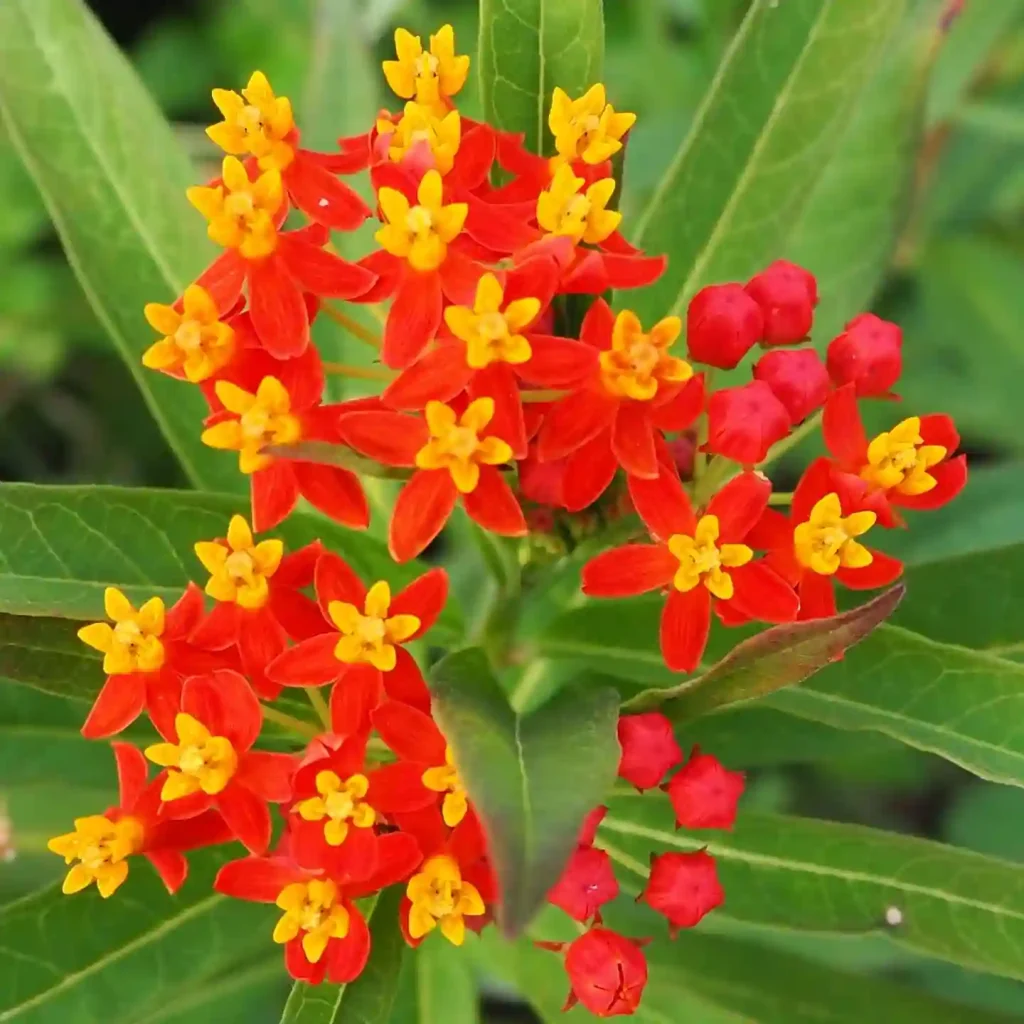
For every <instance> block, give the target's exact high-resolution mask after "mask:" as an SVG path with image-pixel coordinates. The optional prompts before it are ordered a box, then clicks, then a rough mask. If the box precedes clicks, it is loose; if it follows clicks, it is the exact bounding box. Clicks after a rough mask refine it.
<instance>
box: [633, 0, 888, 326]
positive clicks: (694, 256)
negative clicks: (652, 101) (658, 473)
mask: <svg viewBox="0 0 1024 1024" xmlns="http://www.w3.org/2000/svg"><path fill="white" fill-rule="evenodd" d="M906 8H907V0H787V2H785V3H776V2H774V0H755V2H754V3H752V4H751V7H750V11H749V13H748V14H747V16H746V18H745V19H744V21H743V24H742V25H741V27H740V28H739V30H738V31H737V34H736V37H735V39H734V40H733V43H732V45H731V47H730V49H729V51H728V53H727V54H726V56H725V59H724V61H723V63H722V66H721V67H720V68H719V70H718V73H717V74H716V76H715V79H714V81H713V82H712V84H711V87H710V89H709V91H708V93H707V95H706V96H705V98H704V101H703V103H702V105H701V108H700V110H699V111H698V113H697V115H696V117H695V119H694V123H693V127H692V128H691V131H690V134H689V136H688V137H687V139H686V140H685V141H684V142H683V144H682V146H681V148H680V149H679V152H678V153H677V155H676V157H675V159H674V160H673V162H672V164H671V165H670V167H669V169H668V171H667V172H666V175H665V177H664V178H663V179H662V181H661V183H660V185H659V186H658V189H657V190H656V191H655V193H654V195H653V197H652V198H651V201H650V203H649V204H648V206H647V207H646V209H645V210H644V211H643V213H642V214H641V216H640V218H639V220H638V221H636V223H635V225H634V229H633V241H634V243H635V244H637V245H639V246H641V247H642V248H644V249H646V250H647V251H648V252H650V253H666V254H667V255H668V257H669V265H668V270H667V271H666V273H665V275H664V276H663V277H662V278H661V279H660V280H659V281H658V282H657V283H656V284H654V285H652V286H651V287H650V288H647V289H645V290H644V291H643V292H642V293H640V294H639V295H637V296H636V298H635V299H634V298H632V297H631V299H630V304H631V305H632V306H634V308H636V309H637V311H638V312H639V313H640V314H641V315H642V316H643V317H644V318H645V319H657V318H658V317H661V316H665V315H666V314H668V313H676V314H678V313H679V312H680V311H681V310H683V309H685V306H686V304H687V303H688V302H689V300H690V298H692V296H693V295H694V293H695V292H697V290H698V289H699V288H701V287H703V286H704V285H706V284H710V283H712V282H715V281H728V280H736V279H739V280H743V279H745V278H747V277H749V276H750V275H751V274H753V273H754V272H756V271H757V270H758V269H760V268H761V267H762V266H763V265H764V264H766V263H768V262H769V261H770V260H772V259H774V258H776V257H777V256H778V254H779V252H780V249H781V243H782V242H783V241H784V240H785V239H786V237H787V236H788V233H789V231H790V229H791V227H792V225H793V224H794V222H795V221H797V220H798V219H799V217H800V215H801V213H802V211H803V209H804V208H805V206H806V204H807V203H808V202H809V201H810V199H811V196H812V195H813V192H814V187H815V185H816V184H817V182H818V181H819V180H820V178H821V176H822V175H823V173H824V171H825V168H826V167H827V166H828V161H829V158H830V157H831V155H832V153H833V151H834V150H835V148H836V146H837V145H838V143H839V140H840V138H841V135H842V131H843V129H844V127H845V126H846V124H847V123H848V121H849V117H850V112H851V108H852V106H853V104H854V102H855V101H856V99H857V98H858V97H859V96H860V94H861V91H862V89H863V88H864V85H865V83H866V82H867V81H868V79H869V77H870V76H871V74H872V73H873V71H874V69H875V68H876V66H877V65H878V62H879V59H880V57H881V55H882V53H883V51H884V45H885V42H886V40H887V39H888V38H889V36H890V34H891V33H892V32H893V30H894V29H895V28H896V26H898V25H899V23H900V19H901V18H902V17H903V14H904V11H905V10H906ZM627 163H628V159H627ZM627 173H628V169H627Z"/></svg>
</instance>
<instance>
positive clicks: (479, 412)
mask: <svg viewBox="0 0 1024 1024" xmlns="http://www.w3.org/2000/svg"><path fill="white" fill-rule="evenodd" d="M494 410H495V403H494V399H493V398H490V397H483V398H476V399H474V400H473V401H472V402H470V403H469V405H468V406H466V408H465V411H464V412H463V413H462V414H461V416H460V415H459V414H458V413H457V412H456V410H455V409H454V408H452V406H448V405H442V404H441V403H440V402H428V403H427V407H426V410H425V412H424V416H423V418H420V417H412V416H405V415H403V414H401V413H393V412H355V413H351V414H349V415H346V416H343V417H342V418H341V421H340V424H339V427H340V430H341V435H342V438H343V439H344V440H345V442H346V443H347V444H349V445H351V446H352V447H353V448H355V449H356V451H358V452H362V453H363V454H364V455H367V456H369V457H370V458H371V459H376V460H377V461H378V462H383V463H384V464H385V465H390V466H402V467H407V468H413V467H415V469H416V472H415V473H413V474H412V477H411V479H410V480H409V482H408V483H407V484H406V485H405V486H404V487H403V488H402V491H401V493H400V494H399V496H398V500H397V501H396V502H395V508H394V511H393V513H392V515H391V526H390V529H389V531H388V547H389V549H390V551H391V555H392V557H393V558H394V559H395V561H398V562H407V561H408V560H409V559H410V558H415V557H416V555H418V554H419V553H420V552H421V551H422V550H423V549H424V548H425V547H426V546H427V545H428V544H429V543H430V542H431V541H432V540H433V539H434V538H435V537H436V536H437V535H438V534H439V533H440V532H441V530H442V529H443V528H444V525H445V523H447V522H448V518H449V516H451V514H452V510H453V509H454V508H455V503H456V501H457V500H458V499H459V498H460V497H461V498H462V504H463V507H464V508H465V510H466V513H467V514H468V515H469V517H470V518H471V519H473V520H475V521H476V522H477V523H479V524H480V525H481V526H482V527H483V528H484V529H485V530H490V531H491V532H492V533H500V534H503V535H505V536H509V537H521V536H523V535H524V534H525V533H526V520H525V519H524V518H523V511H522V509H521V508H520V507H519V503H518V502H517V501H516V497H515V494H513V492H512V488H511V487H509V485H508V483H507V482H506V481H505V480H504V478H503V477H502V475H501V473H500V472H499V471H498V468H497V467H498V466H499V465H501V464H502V463H505V462H508V461H509V460H511V458H512V448H511V446H510V445H509V444H508V442H507V441H506V440H504V439H503V438H501V437H499V436H498V435H496V434H495V433H494V432H493V430H492V428H491V426H490V423H491V420H492V419H493V418H494Z"/></svg>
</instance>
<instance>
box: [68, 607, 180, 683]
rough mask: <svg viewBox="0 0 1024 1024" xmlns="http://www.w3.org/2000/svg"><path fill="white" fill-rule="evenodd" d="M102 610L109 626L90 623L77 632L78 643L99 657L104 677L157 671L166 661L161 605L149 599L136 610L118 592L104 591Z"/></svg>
mask: <svg viewBox="0 0 1024 1024" xmlns="http://www.w3.org/2000/svg"><path fill="white" fill-rule="evenodd" d="M103 607H104V611H105V612H106V614H107V618H108V619H110V620H111V621H112V622H113V625H112V626H111V625H109V624H108V623H106V622H93V623H91V624H90V625H88V626H83V627H82V628H81V629H80V630H79V631H78V638H79V640H81V641H82V643H84V644H88V646H89V647H92V648H93V649H94V650H97V651H101V652H102V653H103V671H104V672H106V674H107V675H108V676H119V675H127V674H128V673H130V672H157V671H159V669H160V668H161V667H162V666H163V663H164V659H165V657H166V653H165V651H164V645H163V644H162V643H161V641H160V637H161V636H162V635H163V631H164V624H165V619H166V611H165V609H164V603H163V601H161V600H160V598H159V597H151V598H150V599H149V600H148V601H146V603H145V604H143V605H142V606H141V607H140V608H138V609H136V607H135V606H134V605H133V604H132V603H131V601H129V600H128V598H127V597H125V596H124V594H122V593H121V591H120V590H117V589H116V588H115V587H107V589H106V590H105V591H104V593H103Z"/></svg>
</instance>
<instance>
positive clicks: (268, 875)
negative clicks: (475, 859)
mask: <svg viewBox="0 0 1024 1024" xmlns="http://www.w3.org/2000/svg"><path fill="white" fill-rule="evenodd" d="M420 859H421V858H420V851H419V848H418V847H417V845H416V841H415V840H414V839H413V838H412V837H411V836H408V835H403V834H402V833H400V832H395V833H392V834H391V835H386V836H381V837H380V847H379V858H378V863H377V871H376V872H375V873H374V874H373V875H372V876H371V877H370V878H367V879H365V880H363V881H361V882H354V883H344V882H341V883H339V882H338V881H336V880H334V879H332V878H330V877H325V876H324V875H322V874H318V873H316V872H312V871H304V870H303V869H302V868H300V867H299V866H298V865H297V864H295V863H294V862H293V861H292V860H291V859H290V858H288V857H285V856H276V857H246V858H244V859H242V860H233V861H231V862H230V863H228V864H225V865H224V867H222V868H221V869H220V873H219V874H218V875H217V879H216V881H215V882H214V884H213V887H214V889H216V890H217V892H219V893H222V894H223V895H225V896H231V897H233V898H234V899H240V900H253V901H255V902H257V903H276V904H277V906H278V907H279V908H280V909H281V910H283V911H284V916H283V917H282V918H281V919H280V920H279V921H278V922H277V926H276V927H275V928H274V941H275V942H277V943H279V944H281V945H283V946H284V947H285V950H284V962H285V967H287V969H288V973H289V974H290V975H291V976H292V977H293V978H295V979H296V980H297V981H306V982H309V984H311V985H318V984H320V983H321V982H322V981H324V979H326V980H328V981H330V982H331V983H332V984H336V985H344V984H346V983H348V982H350V981H353V980H354V979H355V978H357V977H358V976H359V975H360V974H361V973H362V970H363V968H364V967H365V966H366V961H367V959H368V958H369V955H370V932H369V929H368V928H367V927H366V922H365V920H363V916H362V914H361V913H360V912H359V908H358V907H357V906H356V905H355V903H354V902H353V901H354V900H357V899H359V898H361V897H363V896H368V895H371V894H372V893H375V892H377V891H378V890H380V889H383V888H386V887H387V886H389V885H394V884H395V883H396V882H399V881H401V880H402V879H404V878H406V877H407V876H408V875H409V873H410V872H412V871H413V870H414V869H415V868H416V865H417V864H418V863H419V862H420Z"/></svg>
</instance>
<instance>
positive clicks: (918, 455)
mask: <svg viewBox="0 0 1024 1024" xmlns="http://www.w3.org/2000/svg"><path fill="white" fill-rule="evenodd" d="M947 454H948V452H947V451H946V449H945V448H944V447H943V446H942V445H939V444H925V443H924V438H922V437H921V419H920V417H918V416H911V417H910V418H909V419H905V420H903V421H902V422H901V423H897V424H896V426H895V427H893V428H892V430H887V431H885V432H883V433H881V434H879V435H878V436H877V437H876V438H874V440H872V442H871V443H870V444H869V445H868V461H867V465H866V466H864V468H863V469H862V470H861V471H860V475H861V478H862V479H863V480H866V481H867V482H868V483H870V484H872V485H873V486H875V487H878V488H879V489H881V490H883V491H891V490H895V491H898V492H899V493H900V494H906V495H915V494H926V493H927V492H928V491H930V490H931V489H932V488H933V487H934V486H935V485H936V483H937V482H938V481H937V480H936V479H935V477H933V476H932V475H931V473H929V472H928V470H929V469H931V468H932V466H936V465H938V464H939V463H940V462H941V461H942V460H943V459H944V458H945V457H946V455H947Z"/></svg>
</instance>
